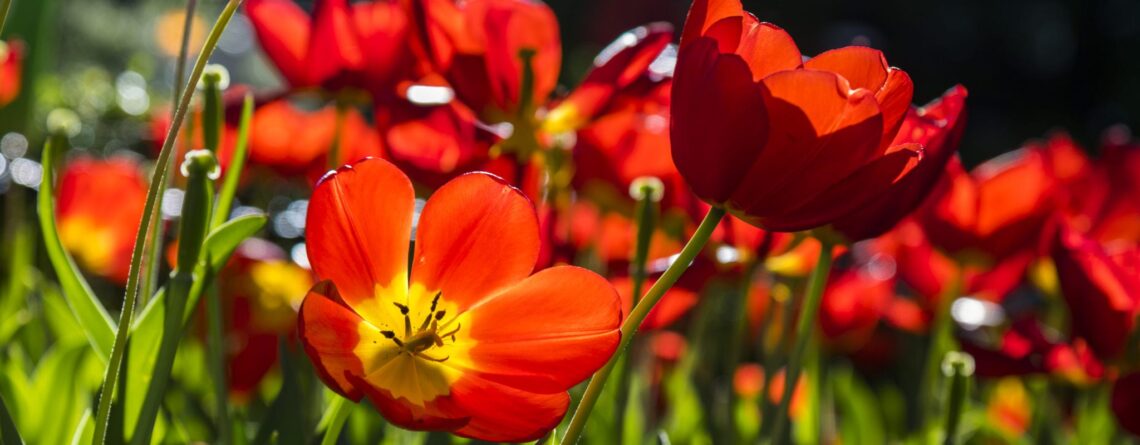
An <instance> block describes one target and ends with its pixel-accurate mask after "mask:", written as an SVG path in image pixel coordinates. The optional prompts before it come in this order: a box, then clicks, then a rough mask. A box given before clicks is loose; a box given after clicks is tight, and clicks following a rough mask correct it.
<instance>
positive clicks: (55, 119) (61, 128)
mask: <svg viewBox="0 0 1140 445" xmlns="http://www.w3.org/2000/svg"><path fill="white" fill-rule="evenodd" d="M82 129H83V123H82V122H80V120H79V115H77V114H75V112H74V111H71V110H69V109H67V108H56V109H54V110H51V112H49V113H48V115H47V130H48V135H49V137H51V140H52V141H51V142H52V145H54V146H55V148H56V153H63V152H66V151H67V149H68V143H67V141H68V139H70V138H73V137H75V136H76V135H78V134H79V132H80V131H81V130H82Z"/></svg>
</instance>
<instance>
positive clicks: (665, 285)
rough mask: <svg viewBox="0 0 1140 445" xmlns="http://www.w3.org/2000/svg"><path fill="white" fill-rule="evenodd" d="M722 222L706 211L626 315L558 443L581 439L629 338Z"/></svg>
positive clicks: (720, 214) (718, 211) (720, 213)
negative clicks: (618, 336)
mask: <svg viewBox="0 0 1140 445" xmlns="http://www.w3.org/2000/svg"><path fill="white" fill-rule="evenodd" d="M722 218H724V209H723V208H721V207H712V208H710V209H709V212H708V214H706V215H705V219H704V220H703V221H701V225H700V226H697V231H696V233H694V234H693V237H692V238H690V239H689V242H688V243H687V244H685V247H684V248H683V249H681V253H680V254H679V255H677V259H676V260H675V261H674V262H673V264H670V265H669V268H668V269H666V270H665V273H663V274H662V275H661V278H659V279H658V280H657V282H656V283H654V284H653V287H650V288H649V292H647V293H646V294H645V297H644V298H642V299H641V301H639V302H638V303H637V306H634V307H633V310H632V311H630V314H629V316H628V317H626V319H625V322H624V323H622V325H621V342H620V343H619V344H618V347H617V350H616V351H614V355H613V356H612V357H610V360H609V361H608V362H606V364H605V366H603V367H602V369H600V370H598V372H597V373H595V374H594V377H593V378H591V379H590V383H589V384H588V385H586V391H585V392H584V393H582V400H581V402H579V403H578V408H577V409H576V410H574V417H573V418H571V419H570V425H569V426H568V427H567V429H566V435H565V436H563V437H562V442H560V443H561V444H562V445H569V444H574V443H577V442H578V438H579V437H581V435H582V429H583V428H584V427H585V426H586V419H588V418H589V417H590V411H591V410H593V409H594V404H595V403H597V401H598V396H599V395H601V393H602V387H604V386H605V384H606V379H607V378H608V377H609V376H610V373H611V372H612V371H613V369H614V365H615V364H616V363H617V361H618V359H619V358H620V357H621V356H622V354H623V353H624V352H625V349H626V348H627V347H628V346H629V343H630V342H631V341H633V337H634V335H636V334H637V329H638V328H639V327H640V326H641V322H642V321H644V320H645V317H646V316H648V315H649V311H650V310H652V309H653V306H655V305H657V302H658V301H660V300H661V297H663V296H664V295H665V292H666V291H668V290H669V288H670V287H673V283H676V282H677V279H679V278H681V274H683V273H685V270H686V269H688V268H689V265H690V264H692V262H693V260H694V259H695V258H696V257H697V254H699V253H700V252H701V249H703V248H704V247H705V244H706V243H708V241H709V237H710V236H711V235H712V232H713V229H715V228H716V226H717V225H718V224H720V220H721V219H722Z"/></svg>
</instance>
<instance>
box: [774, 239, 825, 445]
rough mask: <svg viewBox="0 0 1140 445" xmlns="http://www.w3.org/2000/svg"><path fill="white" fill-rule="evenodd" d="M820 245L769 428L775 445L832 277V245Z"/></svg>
mask: <svg viewBox="0 0 1140 445" xmlns="http://www.w3.org/2000/svg"><path fill="white" fill-rule="evenodd" d="M819 244H820V248H819V260H818V261H817V262H816V263H815V268H814V269H813V270H812V272H811V278H810V279H809V281H808V288H807V293H806V294H805V295H804V303H803V306H802V307H800V316H799V318H798V319H797V320H796V343H795V345H794V346H793V347H792V355H791V357H790V358H789V359H788V367H787V374H785V378H784V393H783V394H782V395H781V396H780V405H779V406H777V407H776V419H775V423H774V424H773V425H772V428H774V429H773V430H772V440H773V441H775V442H776V443H779V442H780V441H781V440H783V437H784V430H785V428H787V423H788V409H789V407H790V405H791V402H792V393H794V392H795V388H796V382H797V381H798V380H799V378H800V368H801V367H802V366H803V361H804V353H805V352H806V351H807V346H808V340H809V339H810V338H811V333H812V329H814V328H815V323H816V318H817V316H818V315H819V304H820V301H822V300H823V289H824V287H826V286H827V275H828V274H830V273H831V251H832V249H833V248H834V244H832V241H831V240H829V239H828V238H827V237H820V238H819ZM765 371H767V370H765Z"/></svg>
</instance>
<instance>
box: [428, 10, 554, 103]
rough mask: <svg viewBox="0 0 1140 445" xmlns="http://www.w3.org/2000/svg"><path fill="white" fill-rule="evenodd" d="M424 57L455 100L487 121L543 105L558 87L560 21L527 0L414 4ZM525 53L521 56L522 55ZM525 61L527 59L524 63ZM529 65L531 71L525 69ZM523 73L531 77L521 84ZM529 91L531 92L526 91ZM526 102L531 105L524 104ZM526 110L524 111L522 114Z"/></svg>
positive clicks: (551, 12)
mask: <svg viewBox="0 0 1140 445" xmlns="http://www.w3.org/2000/svg"><path fill="white" fill-rule="evenodd" d="M417 1H418V2H419V4H418V6H419V7H420V8H422V9H421V11H422V20H421V21H422V22H423V23H422V24H420V27H421V28H422V30H423V32H425V33H426V35H427V39H426V41H425V45H426V46H427V51H428V53H429V54H428V56H429V58H430V60H431V61H432V63H433V66H434V67H435V70H436V71H437V72H440V73H443V74H444V76H445V77H446V78H447V80H448V82H449V83H450V84H451V86H452V87H453V88H454V89H455V93H456V95H457V97H458V98H459V99H460V100H461V101H462V102H463V103H465V104H467V106H469V107H470V108H471V109H472V110H474V111H475V112H476V113H477V114H478V115H479V116H480V117H482V118H483V119H484V120H487V121H488V122H502V121H507V120H512V119H513V117H514V116H516V114H517V113H519V111H520V107H527V106H534V105H536V104H542V103H544V102H545V101H546V98H547V97H549V96H550V93H551V92H552V91H554V87H555V85H556V84H557V83H558V70H559V68H560V67H561V64H562V40H561V38H560V37H559V34H558V19H557V18H556V17H554V12H553V11H551V10H550V7H549V6H547V5H546V4H544V3H542V2H538V1H531V0H472V1H465V2H456V1H454V0H417ZM524 53H526V54H529V55H528V56H525V57H524V56H522V54H524ZM524 58H525V59H526V60H524ZM528 65H529V67H528ZM524 69H525V70H527V71H529V72H530V73H532V75H533V78H532V79H529V81H527V82H524V74H523V72H524ZM527 88H529V90H527ZM524 99H526V100H530V103H529V104H524V103H522V102H523V101H524ZM522 111H524V112H525V111H526V110H522Z"/></svg>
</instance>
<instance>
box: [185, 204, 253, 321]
mask: <svg viewBox="0 0 1140 445" xmlns="http://www.w3.org/2000/svg"><path fill="white" fill-rule="evenodd" d="M268 221H269V220H268V219H267V218H266V217H265V215H244V216H240V217H237V218H234V219H232V220H229V221H227V222H226V223H224V224H222V225H220V226H218V227H217V228H216V229H214V230H213V231H211V232H210V234H209V235H206V243H205V246H204V249H203V251H202V258H209V259H210V263H211V264H210V268H211V269H213V270H214V271H215V272H217V271H219V270H221V268H222V266H223V265H225V264H226V262H227V261H229V260H230V255H233V253H234V250H237V247H238V245H240V244H241V243H242V241H245V240H246V239H247V238H249V237H251V236H253V235H254V234H256V233H257V232H258V231H260V230H261V228H262V227H265V223H266V222H268ZM195 301H197V300H193V301H191V303H194V302H195Z"/></svg>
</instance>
